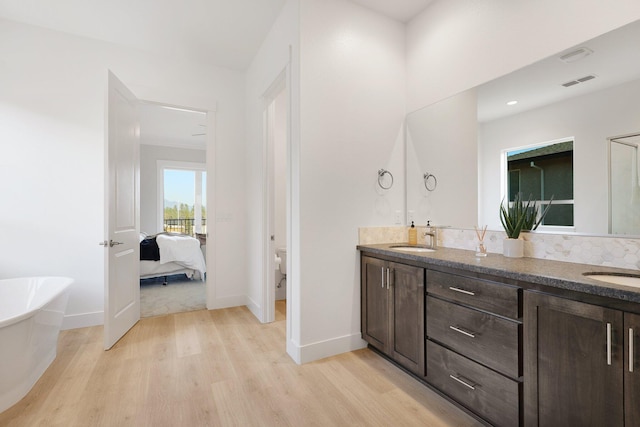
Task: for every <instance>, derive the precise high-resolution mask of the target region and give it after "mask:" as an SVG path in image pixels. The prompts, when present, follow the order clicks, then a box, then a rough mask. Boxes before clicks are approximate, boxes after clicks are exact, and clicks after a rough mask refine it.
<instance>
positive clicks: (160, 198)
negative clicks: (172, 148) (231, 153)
mask: <svg viewBox="0 0 640 427" xmlns="http://www.w3.org/2000/svg"><path fill="white" fill-rule="evenodd" d="M167 169H168V170H184V171H190V172H196V173H197V172H205V173H206V172H207V164H206V163H200V162H183V161H175V160H158V161H157V167H156V170H157V174H158V177H157V183H158V186H157V203H156V207H157V209H156V212H157V215H156V221H157V225H156V226H157V230H164V171H165V170H167ZM194 184H195V183H194ZM200 192H201V194H200V196H201V197H202V195H203V194H202V189H201V191H200ZM196 197H197V194H196Z"/></svg>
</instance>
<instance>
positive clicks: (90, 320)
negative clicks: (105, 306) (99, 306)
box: [61, 311, 104, 331]
mask: <svg viewBox="0 0 640 427" xmlns="http://www.w3.org/2000/svg"><path fill="white" fill-rule="evenodd" d="M98 325H104V311H96V312H93V313H82V314H69V315H66V316H64V319H62V328H61V329H62V330H63V331H64V330H67V329H78V328H87V327H89V326H98Z"/></svg>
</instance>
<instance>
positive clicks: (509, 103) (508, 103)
mask: <svg viewBox="0 0 640 427" xmlns="http://www.w3.org/2000/svg"><path fill="white" fill-rule="evenodd" d="M517 103H518V101H509V102H507V105H516V104H517Z"/></svg>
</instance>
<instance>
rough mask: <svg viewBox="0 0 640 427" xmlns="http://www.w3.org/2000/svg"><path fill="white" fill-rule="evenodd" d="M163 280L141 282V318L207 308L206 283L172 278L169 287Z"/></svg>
mask: <svg viewBox="0 0 640 427" xmlns="http://www.w3.org/2000/svg"><path fill="white" fill-rule="evenodd" d="M162 282H163V280H162V279H145V280H141V281H140V317H152V316H161V315H164V314H171V313H181V312H184V311H194V310H202V309H204V308H206V291H205V282H203V281H201V280H188V279H187V278H186V276H184V275H182V276H170V277H169V280H168V284H167V286H163V285H162Z"/></svg>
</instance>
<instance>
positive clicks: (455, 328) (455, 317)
mask: <svg viewBox="0 0 640 427" xmlns="http://www.w3.org/2000/svg"><path fill="white" fill-rule="evenodd" d="M521 292H522V291H521V289H519V288H518V287H515V286H511V285H508V284H504V283H498V282H493V281H489V280H484V279H479V278H474V277H468V276H463V275H459V274H452V273H448V272H441V271H434V270H427V298H426V300H427V303H426V312H427V316H426V319H427V346H426V347H427V352H426V375H425V380H426V381H427V382H428V383H429V384H431V385H433V386H434V387H436V388H437V389H439V390H440V391H442V392H443V393H445V394H447V395H448V396H449V397H451V398H452V399H454V400H455V401H457V402H459V403H460V404H461V405H463V406H465V407H466V408H468V409H469V410H471V411H472V412H474V413H476V414H478V415H479V416H480V417H482V418H483V419H485V420H487V421H488V422H490V423H491V424H492V425H496V426H517V425H519V424H520V420H521V413H520V399H521V396H522V382H521V375H522V373H521V372H522V363H521V357H520V355H521V338H522V323H521V321H520V320H519V317H520V316H519V314H520V311H521V310H520V309H519V307H520V295H521Z"/></svg>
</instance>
